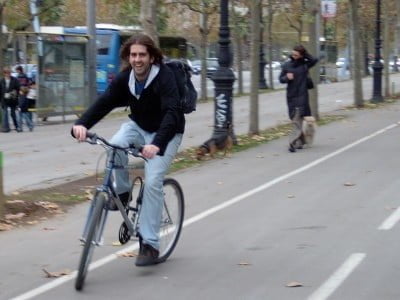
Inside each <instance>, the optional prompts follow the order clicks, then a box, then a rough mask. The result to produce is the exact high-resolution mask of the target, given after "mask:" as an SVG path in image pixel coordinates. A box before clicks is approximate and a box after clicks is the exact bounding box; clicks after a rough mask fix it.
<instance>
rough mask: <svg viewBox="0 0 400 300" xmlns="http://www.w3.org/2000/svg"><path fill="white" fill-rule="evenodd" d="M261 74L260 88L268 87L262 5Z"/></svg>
mask: <svg viewBox="0 0 400 300" xmlns="http://www.w3.org/2000/svg"><path fill="white" fill-rule="evenodd" d="M260 9H261V10H260V76H259V84H258V88H259V89H268V85H267V82H266V81H265V72H264V70H265V65H266V64H267V62H266V61H265V55H264V54H265V53H264V42H263V36H264V21H263V9H262V6H261V5H260Z"/></svg>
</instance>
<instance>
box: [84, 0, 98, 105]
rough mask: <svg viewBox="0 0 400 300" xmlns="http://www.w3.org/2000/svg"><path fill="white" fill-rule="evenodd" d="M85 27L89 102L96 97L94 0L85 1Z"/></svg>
mask: <svg viewBox="0 0 400 300" xmlns="http://www.w3.org/2000/svg"><path fill="white" fill-rule="evenodd" d="M86 18H87V20H86V22H87V29H88V35H89V42H88V48H87V51H86V53H87V56H86V57H87V64H88V75H89V76H88V81H89V82H88V86H89V103H88V104H91V103H93V102H94V100H95V99H96V97H97V89H96V53H97V48H96V2H95V0H88V1H87V14H86Z"/></svg>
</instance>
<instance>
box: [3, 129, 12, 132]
mask: <svg viewBox="0 0 400 300" xmlns="http://www.w3.org/2000/svg"><path fill="white" fill-rule="evenodd" d="M10 131H11V129H3V130H2V131H1V132H10Z"/></svg>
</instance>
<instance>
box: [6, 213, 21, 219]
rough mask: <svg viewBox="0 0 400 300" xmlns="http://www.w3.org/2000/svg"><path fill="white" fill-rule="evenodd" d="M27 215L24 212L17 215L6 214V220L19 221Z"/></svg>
mask: <svg viewBox="0 0 400 300" xmlns="http://www.w3.org/2000/svg"><path fill="white" fill-rule="evenodd" d="M25 216H26V214H25V213H23V212H20V213H17V214H6V215H5V216H4V218H5V219H6V220H18V219H22V218H23V217H25Z"/></svg>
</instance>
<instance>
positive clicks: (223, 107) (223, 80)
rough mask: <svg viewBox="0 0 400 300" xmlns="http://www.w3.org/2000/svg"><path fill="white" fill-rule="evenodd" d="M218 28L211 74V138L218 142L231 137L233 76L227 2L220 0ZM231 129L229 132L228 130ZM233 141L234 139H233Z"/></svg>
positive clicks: (226, 0)
mask: <svg viewBox="0 0 400 300" xmlns="http://www.w3.org/2000/svg"><path fill="white" fill-rule="evenodd" d="M220 7H221V12H220V19H221V21H220V22H221V23H220V28H219V41H218V44H219V55H218V63H219V67H218V69H217V71H216V72H215V73H214V74H213V76H212V78H211V79H212V80H213V81H214V85H215V98H214V108H215V117H214V132H213V136H212V138H213V139H214V140H215V141H217V142H218V141H220V140H222V139H223V138H225V137H226V135H227V134H228V133H229V134H230V135H232V138H233V139H234V136H233V117H232V91H233V82H234V81H235V75H234V74H233V71H232V69H231V65H232V53H231V48H230V37H229V24H228V0H220ZM229 128H231V130H229ZM234 140H235V139H234Z"/></svg>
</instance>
